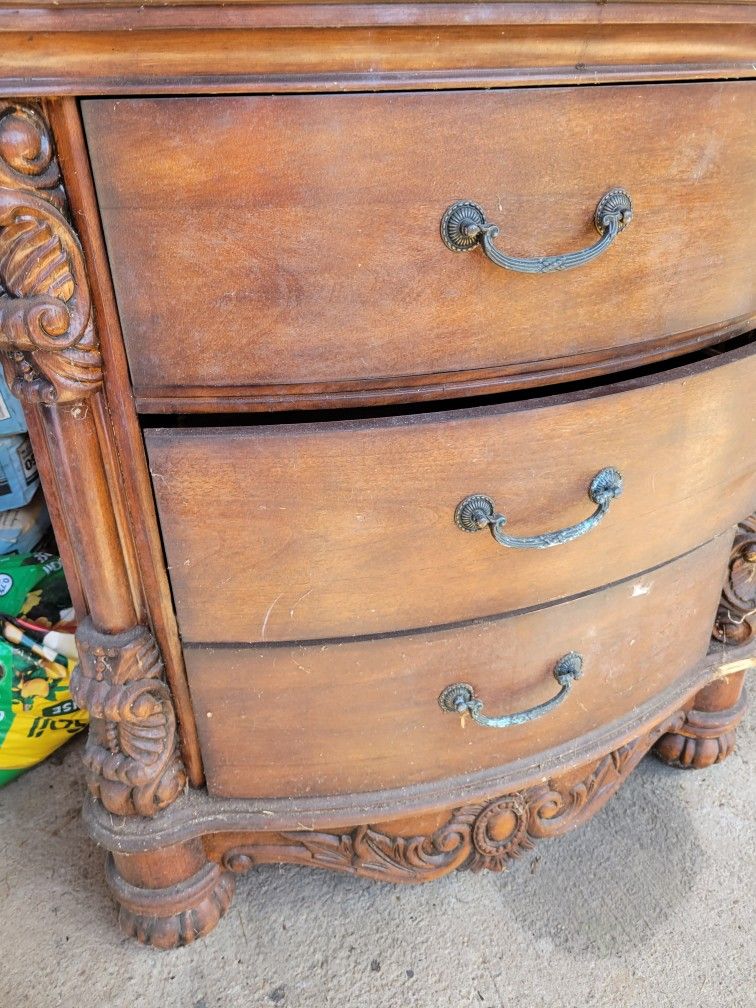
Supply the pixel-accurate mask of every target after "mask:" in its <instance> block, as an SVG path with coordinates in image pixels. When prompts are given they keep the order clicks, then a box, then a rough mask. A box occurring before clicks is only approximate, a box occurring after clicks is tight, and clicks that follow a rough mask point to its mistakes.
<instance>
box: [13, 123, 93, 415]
mask: <svg viewBox="0 0 756 1008" xmlns="http://www.w3.org/2000/svg"><path fill="white" fill-rule="evenodd" d="M0 350H2V362H3V368H4V371H5V374H6V378H7V380H8V384H9V385H10V386H11V387H12V389H13V391H14V393H15V394H16V395H17V396H18V397H19V398H21V399H23V400H25V401H27V402H32V403H44V404H48V405H49V404H54V403H57V402H68V401H74V400H76V399H80V398H82V397H84V396H86V395H88V394H89V393H91V392H94V391H96V390H97V389H98V388H99V387H100V385H101V384H102V358H101V355H100V351H99V347H98V343H97V337H96V334H95V328H94V322H93V316H92V303H91V298H90V292H89V283H88V280H87V274H86V268H85V264H84V255H83V252H82V249H81V245H80V244H79V240H78V238H77V236H76V234H75V232H74V230H73V228H72V227H71V224H70V222H69V220H68V217H67V206H66V200H65V195H64V193H63V189H62V185H61V177H60V169H59V167H58V163H57V160H56V158H55V154H54V149H53V143H52V138H51V136H50V133H49V130H48V127H47V124H46V123H45V121H44V119H43V118H42V116H41V114H40V113H39V112H38V111H37V110H36V109H34V108H33V107H31V106H29V107H27V106H20V105H14V104H10V103H0Z"/></svg>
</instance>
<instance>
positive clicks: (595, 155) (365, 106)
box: [83, 82, 756, 411]
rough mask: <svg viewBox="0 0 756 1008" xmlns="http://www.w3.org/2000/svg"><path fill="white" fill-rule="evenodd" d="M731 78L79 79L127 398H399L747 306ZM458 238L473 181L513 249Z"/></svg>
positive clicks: (575, 368)
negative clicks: (183, 83) (201, 87)
mask: <svg viewBox="0 0 756 1008" xmlns="http://www.w3.org/2000/svg"><path fill="white" fill-rule="evenodd" d="M752 94H753V91H752V89H751V87H750V85H749V84H748V83H726V82H725V83H713V84H711V83H707V84H685V85H680V84H678V85H658V86H657V85H654V86H651V85H644V86H637V87H636V86H631V87H625V86H623V87H595V88H593V87H584V88H544V89H534V90H529V89H515V90H510V91H506V90H502V91H490V92H459V91H458V92H435V93H422V92H421V93H414V94H393V95H390V94H380V95H378V94H375V95H329V96H294V97H257V98H232V97H222V98H170V99H166V98H158V99H138V100H137V99H124V100H120V101H113V100H93V101H85V102H83V111H84V121H85V126H86V131H87V138H88V142H89V147H90V152H91V157H92V164H93V167H94V176H95V182H96V186H97V192H98V197H99V201H100V206H101V211H102V217H103V221H104V226H105V234H106V239H107V242H108V247H109V251H110V258H111V264H112V270H113V276H114V280H115V286H116V292H117V296H118V303H119V308H120V313H121V320H122V324H123V329H124V336H125V340H126V346H127V351H128V355H129V361H130V364H131V371H132V377H133V381H134V385H135V390H136V394H137V400H138V403H139V405H140V407H141V408H142V409H145V410H154V411H161V410H172V409H179V410H182V409H186V410H203V409H224V408H225V409H239V408H252V409H254V408H271V407H277V406H280V407H282V408H283V407H291V406H297V405H299V406H313V405H325V404H331V405H339V404H341V403H343V404H345V405H346V404H355V403H365V402H372V403H375V402H382V401H386V402H389V401H398V400H401V399H405V398H411V399H417V398H430V397H436V396H439V397H440V396H443V397H448V396H450V395H462V394H465V393H467V392H472V391H474V392H481V391H484V390H493V389H499V388H502V387H505V386H527V385H532V384H536V383H542V382H543V383H545V382H553V381H558V380H564V379H567V378H575V377H581V376H585V375H589V374H596V373H600V372H604V371H612V370H616V369H618V368H621V367H625V366H629V365H636V364H640V363H643V362H646V361H649V360H654V359H659V358H661V357H664V356H669V355H672V354H674V353H678V352H681V351H682V350H683V349H685V350H688V349H690V348H691V347H692V346H694V345H696V344H700V343H702V342H705V341H707V340H713V339H715V338H717V337H718V336H719V335H721V333H722V331H723V330H725V331H730V332H734V331H737V330H745V329H746V328H748V323H747V317H748V316H749V315H750V313H751V312H752V311H753V300H754V299H753V279H752V263H753V261H754V258H755V257H756V248H754V244H753V243H754V239H753V229H752V228H748V227H746V226H745V223H744V222H747V221H748V220H749V219H751V218H752V217H753V215H754V212H755V211H756V205H755V202H756V201H755V199H754V190H755V188H756V187H754V185H753V179H754V177H756V165H755V164H754V153H755V152H756V136H755V134H756V116H754V114H753V111H754V110H753V103H752V99H751V96H752ZM617 186H620V187H622V188H624V189H626V190H627V191H628V192H629V193H630V196H631V197H632V201H633V210H634V217H633V220H632V223H631V224H630V226H629V227H627V228H626V229H625V230H624V231H623V232H622V233H621V234H620V235H619V236H618V237H617V239H616V241H615V242H614V243H613V244H612V245H611V246H610V247H609V248H608V250H607V251H605V252H604V253H603V254H602V255H601V256H599V257H598V258H596V259H594V260H593V261H592V262H590V263H588V264H586V265H584V266H581V267H580V268H578V269H576V270H572V271H570V272H557V273H548V274H545V275H540V276H532V275H526V274H521V273H514V272H510V271H508V270H503V269H501V268H499V267H497V266H495V265H494V264H493V263H491V262H489V261H488V260H487V259H486V257H485V256H484V255H483V252H482V250H481V249H480V248H475V249H473V250H472V251H471V252H469V253H467V254H464V255H459V254H455V253H453V252H451V251H449V249H447V247H446V246H445V245H444V243H443V242H442V240H441V235H440V222H441V218H442V216H443V214H444V211H445V210H446V208H447V207H448V206H449V204H451V203H452V202H454V201H455V200H460V199H468V200H473V201H475V202H477V203H479V204H480V205H481V206H482V207H483V209H484V210H485V212H486V215H487V217H488V218H489V219H490V220H491V221H492V222H495V223H496V224H498V225H499V226H500V228H501V233H500V235H499V237H498V239H497V244H498V245H499V246H500V247H501V248H503V249H504V250H505V251H507V252H509V253H514V254H518V255H523V256H532V255H536V254H539V255H543V254H551V253H560V252H566V251H571V250H574V249H579V248H581V247H584V246H588V245H590V244H592V243H594V242H595V241H596V240H597V237H598V235H597V234H596V229H595V226H594V221H593V218H594V212H595V209H596V205H597V202H598V200H599V198H600V197H601V196H602V195H603V194H604V193H606V192H607V191H608V190H610V189H612V188H613V187H617Z"/></svg>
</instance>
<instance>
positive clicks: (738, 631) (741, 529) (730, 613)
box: [712, 514, 756, 646]
mask: <svg viewBox="0 0 756 1008" xmlns="http://www.w3.org/2000/svg"><path fill="white" fill-rule="evenodd" d="M754 617H756V514H752V515H750V516H749V517H748V518H746V519H745V521H742V522H740V524H739V525H738V531H737V533H736V535H735V541H734V542H733V544H732V552H731V554H730V563H729V565H728V568H727V579H726V580H725V584H724V588H723V589H722V599H721V601H720V603H719V609H718V611H717V617H716V620H715V622H714V630H713V632H712V636H713V637H714V639H715V640H717V641H720V642H721V643H723V644H734V645H736V646H739V645H741V644H747V643H748V641H750V640H751V639H752V638H753V636H754V626H756V619H755V618H754Z"/></svg>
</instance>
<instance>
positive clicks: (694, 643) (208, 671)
mask: <svg viewBox="0 0 756 1008" xmlns="http://www.w3.org/2000/svg"><path fill="white" fill-rule="evenodd" d="M731 541H732V535H731V533H728V534H726V535H724V536H721V537H719V538H718V539H717V540H714V541H712V542H710V543H709V544H707V545H706V546H704V547H701V548H699V549H698V550H696V551H694V552H693V553H690V554H688V555H687V556H685V557H683V558H681V559H680V560H677V561H675V562H674V563H672V564H669V565H667V566H665V567H662V568H658V569H657V570H655V571H653V572H651V573H647V574H645V575H643V576H642V577H639V578H637V579H633V580H630V581H626V582H624V583H622V584H619V585H615V586H613V587H612V588H608V589H604V590H602V591H600V592H597V593H595V594H592V595H587V596H583V597H582V598H580V599H576V600H574V601H571V602H565V603H561V604H557V605H555V606H549V607H546V608H544V609H539V610H536V611H533V612H530V613H527V614H522V615H518V616H512V617H508V618H503V619H497V620H491V621H487V622H484V623H481V624H477V625H475V626H469V627H466V628H456V629H444V630H439V631H437V632H425V633H419V634H408V635H401V636H398V637H389V638H382V639H377V640H376V639H373V640H360V641H339V642H331V643H325V644H309V645H304V644H303V645H299V646H293V647H290V646H285V647H280V646H274V647H270V646H269V647H247V648H211V647H188V648H187V649H186V651H185V656H186V666H187V672H188V675H189V684H190V687H191V692H192V697H193V702H194V706H195V711H196V714H197V725H198V728H199V733H200V744H201V748H202V756H203V761H204V767H205V773H206V775H207V784H208V788H209V790H210V791H211V793H213V794H217V795H226V796H231V797H249V798H256V797H276V796H287V797H296V796H302V795H329V794H340V793H353V792H364V791H375V790H379V789H383V788H396V787H409V786H411V785H412V784H418V783H422V782H427V781H433V780H441V779H444V778H448V777H454V776H456V775H460V774H468V773H473V772H475V771H477V770H481V769H485V768H489V767H497V766H504V765H505V764H508V763H511V762H513V761H515V760H519V759H525V758H527V757H532V756H536V755H538V756H541V757H542V756H543V755H544V754H545V753H547V752H548V750H550V749H551V748H553V747H557V746H560V745H564V744H565V743H570V742H573V741H576V740H578V739H580V738H582V737H584V736H587V735H589V734H590V733H591V732H593V731H597V730H599V729H602V728H605V727H606V726H608V725H610V724H611V723H612V722H614V721H616V720H618V719H621V718H623V717H626V716H627V715H628V714H629V713H630V712H631V711H633V709H634V708H636V707H638V706H640V705H642V704H643V703H644V702H646V701H648V700H650V699H652V698H653V697H655V696H656V695H657V694H659V693H660V692H662V691H663V690H664V689H665V688H667V687H668V686H670V685H672V684H673V683H674V682H675V681H676V680H677V679H678V678H679V677H680V676H682V675H683V674H684V673H685V672H687V671H688V670H689V669H690V668H691V667H692V666H693V665H694V664H695V663H696V662H697V661H698V660H699V659H700V658H702V657H703V655H704V653H705V651H706V647H707V643H708V640H709V634H710V631H711V625H712V621H713V619H714V614H715V610H716V606H717V601H718V598H719V592H720V586H721V583H722V580H723V577H724V570H725V566H726V563H727V557H728V555H729V544H730V543H731ZM682 600H684V603H683V602H682ZM573 650H574V651H577V652H579V653H580V654H581V655H582V657H583V674H582V676H581V678H579V679H578V680H577V681H576V682H575V684H574V686H573V687H572V689H571V692H570V693H569V694H568V696H567V697H566V699H565V700H564V701H563V702H562V703H561V704H560V705H559V706H557V707H555V708H553V709H552V710H550V711H548V712H547V713H546V714H544V715H542V716H541V717H540V718H538V719H537V720H535V721H532V722H530V723H528V724H521V725H515V726H512V727H508V728H488V727H482V726H480V725H478V724H475V723H473V722H472V721H471V720H470V718H469V717H465V718H464V720H463V719H462V718H461V717H460V716H458V715H456V714H450V713H445V712H444V711H442V709H441V707H440V706H439V703H438V697H439V696H440V694H441V693H442V691H443V690H444V688H445V687H446V686H448V685H450V684H453V683H455V682H458V681H459V680H465V681H466V682H467V683H469V684H470V685H471V686H472V687H473V688H474V691H475V694H476V695H477V696H478V697H479V698H480V699H481V700H482V701H483V702H484V714H486V715H500V714H502V713H504V712H507V713H509V712H513V711H518V710H522V709H523V708H529V707H531V706H533V705H535V704H539V703H541V702H543V701H545V700H547V699H549V698H550V697H552V696H554V694H555V693H556V692H557V690H558V687H557V685H556V683H555V681H554V678H553V675H552V669H553V667H554V664H555V662H556V661H557V660H558V659H559V658H560V657H561V656H562V655H564V654H565V653H568V652H570V651H573Z"/></svg>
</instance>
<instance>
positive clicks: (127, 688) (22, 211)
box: [0, 101, 233, 947]
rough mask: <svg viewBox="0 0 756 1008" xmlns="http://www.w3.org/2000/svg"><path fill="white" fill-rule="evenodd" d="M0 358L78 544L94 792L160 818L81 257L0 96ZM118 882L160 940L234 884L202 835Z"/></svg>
mask: <svg viewBox="0 0 756 1008" xmlns="http://www.w3.org/2000/svg"><path fill="white" fill-rule="evenodd" d="M0 353H1V354H2V364H3V368H4V370H5V374H6V377H7V380H8V383H9V384H10V385H11V387H12V389H13V391H14V393H15V394H16V395H17V396H18V397H19V398H20V399H21V401H22V402H23V403H24V408H25V410H26V413H27V417H28V420H29V433H30V437H31V439H32V445H33V448H34V450H35V453H36V454H37V455H38V456H39V457H41V458H45V459H46V460H47V462H48V463H49V465H48V469H49V471H48V474H47V482H48V484H49V483H51V481H52V480H53V479H54V481H55V482H56V483H57V486H56V487H55V490H54V497H55V499H56V500H59V501H65V502H66V504H65V509H63V508H60V509H53V517H54V520H55V522H56V525H57V527H58V529H59V531H62V530H61V529H60V525H61V523H62V524H63V526H64V528H65V536H61V538H65V539H66V540H67V541H68V542H71V543H72V544H73V546H74V549H73V550H72V551H71V552H72V553H73V552H75V559H74V558H69V566H71V567H72V566H73V565H74V564H75V568H76V570H75V574H76V582H77V586H79V587H80V590H81V595H82V597H83V598H82V599H80V600H79V607H80V608H81V606H82V604H83V605H84V606H85V607H86V610H87V612H88V615H87V616H86V617H85V618H83V619H82V620H81V622H80V625H79V630H78V632H77V642H78V648H79V654H80V664H79V666H78V668H77V669H76V671H75V672H74V675H73V678H72V683H71V691H72V694H73V696H74V698H75V700H76V702H77V703H78V704H79V705H80V706H81V707H83V708H86V709H87V710H88V711H89V713H90V715H91V718H92V722H91V728H90V732H89V739H88V742H87V748H86V755H85V764H86V769H87V783H88V787H89V789H90V791H91V793H92V794H93V795H94V796H95V797H96V798H97V799H98V800H99V801H100V802H101V803H102V805H103V806H104V808H106V809H107V810H108V811H109V812H112V813H114V814H117V815H138V816H149V817H152V816H154V815H156V814H157V813H159V812H160V811H161V810H162V809H165V808H166V807H167V806H168V805H170V804H171V802H173V801H174V800H175V799H176V798H177V797H178V795H179V794H181V793H182V791H183V790H184V788H185V786H186V773H185V770H184V767H183V765H182V762H181V758H180V755H179V749H178V743H177V736H176V718H175V712H174V708H173V701H172V698H171V694H170V691H169V689H168V686H167V684H166V682H165V680H164V675H163V662H162V658H161V656H160V653H159V650H158V647H157V645H156V643H155V640H154V638H153V635H152V633H151V631H150V629H149V628H148V627H146V626H142V625H140V623H139V616H138V608H137V605H136V604H135V599H134V594H133V590H132V585H131V583H130V581H129V575H128V571H127V569H126V564H125V560H124V551H123V545H122V542H121V540H120V536H119V528H118V522H117V518H116V514H115V511H114V505H113V500H112V497H111V492H110V489H109V486H108V477H107V470H106V466H105V463H104V459H103V450H102V441H101V439H102V438H107V437H108V430H107V425H106V424H104V423H103V418H107V407H106V405H105V402H104V397H103V395H102V387H103V381H104V380H105V376H104V374H103V365H102V357H101V355H100V350H99V346H98V339H97V332H96V325H95V319H94V317H93V308H92V299H91V297H90V290H89V283H88V278H87V271H86V265H85V262H84V256H83V253H82V249H81V246H80V244H79V240H78V238H77V236H76V234H75V232H74V230H73V227H72V225H71V222H70V220H69V216H68V207H67V201H66V196H65V192H64V191H63V186H62V183H61V175H60V170H59V166H58V162H57V159H56V156H55V150H54V146H53V139H52V136H51V133H50V129H49V127H48V124H47V122H46V121H45V119H44V116H43V114H42V111H41V109H40V108H38V107H36V106H34V105H31V104H16V103H13V102H7V101H0ZM53 474H54V476H53ZM50 491H51V493H52V491H53V487H52V486H50ZM73 501H75V502H76V505H75V506H71V502H73ZM64 559H65V557H64ZM83 615H84V614H83V613H79V616H80V617H81V616H83ZM110 881H111V888H112V889H113V891H114V893H115V895H116V897H117V898H118V899H119V901H120V902H121V905H122V911H121V922H122V925H123V926H124V927H125V929H126V930H127V931H128V932H129V933H130V934H134V935H136V936H137V937H139V938H140V939H141V940H143V941H151V942H153V943H154V944H157V945H160V946H161V947H170V946H174V945H177V944H185V943H186V942H188V941H191V940H193V938H195V937H198V936H199V935H201V934H204V933H205V932H206V931H208V930H210V928H211V927H213V926H214V924H215V923H216V922H217V920H218V919H219V917H220V916H221V915H222V914H223V912H224V911H225V909H226V908H227V906H228V904H229V902H230V899H231V895H232V892H233V881H232V876H231V875H230V874H229V873H227V872H223V871H222V870H221V869H220V868H219V867H218V866H217V865H215V864H212V863H210V862H208V861H207V858H206V857H205V854H204V850H203V848H202V845H201V844H198V843H197V842H192V843H187V844H179V845H176V846H175V847H174V848H171V849H170V850H165V851H157V852H152V853H151V854H149V855H146V854H145V855H119V854H115V855H113V857H112V860H111V862H110Z"/></svg>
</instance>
